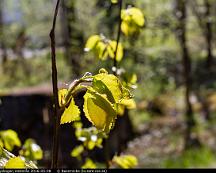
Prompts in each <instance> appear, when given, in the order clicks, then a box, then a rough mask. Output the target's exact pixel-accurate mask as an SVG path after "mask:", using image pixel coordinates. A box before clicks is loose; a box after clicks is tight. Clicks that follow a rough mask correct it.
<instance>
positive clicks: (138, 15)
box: [127, 7, 145, 27]
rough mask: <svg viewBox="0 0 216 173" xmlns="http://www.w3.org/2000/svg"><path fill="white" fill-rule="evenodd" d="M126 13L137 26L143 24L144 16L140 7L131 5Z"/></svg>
mask: <svg viewBox="0 0 216 173" xmlns="http://www.w3.org/2000/svg"><path fill="white" fill-rule="evenodd" d="M127 10H128V13H129V14H130V15H131V16H132V20H133V21H134V22H135V23H136V24H137V25H138V26H140V27H141V26H143V25H144V22H145V20H144V16H143V13H142V11H141V10H140V9H138V8H135V7H132V8H129V9H127Z"/></svg>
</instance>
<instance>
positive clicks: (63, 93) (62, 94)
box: [58, 89, 68, 107]
mask: <svg viewBox="0 0 216 173" xmlns="http://www.w3.org/2000/svg"><path fill="white" fill-rule="evenodd" d="M67 92H68V90H67V89H61V90H59V91H58V99H59V106H60V107H62V106H63V105H64V104H65V96H66V94H67Z"/></svg>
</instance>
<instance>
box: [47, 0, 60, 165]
mask: <svg viewBox="0 0 216 173" xmlns="http://www.w3.org/2000/svg"><path fill="white" fill-rule="evenodd" d="M59 3H60V0H57V3H56V7H55V13H54V17H53V24H52V28H51V31H50V40H51V57H52V86H53V99H54V109H53V114H54V134H53V144H52V145H53V146H52V163H51V168H53V169H55V168H57V167H58V150H59V126H60V116H61V115H60V109H59V101H58V78H57V67H56V53H55V26H56V19H57V15H58V8H59Z"/></svg>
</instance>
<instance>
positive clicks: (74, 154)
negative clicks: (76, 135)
mask: <svg viewBox="0 0 216 173" xmlns="http://www.w3.org/2000/svg"><path fill="white" fill-rule="evenodd" d="M83 151H84V148H83V146H82V145H79V146H77V147H75V148H74V149H73V150H72V151H71V156H72V157H80V155H81V154H82V152H83Z"/></svg>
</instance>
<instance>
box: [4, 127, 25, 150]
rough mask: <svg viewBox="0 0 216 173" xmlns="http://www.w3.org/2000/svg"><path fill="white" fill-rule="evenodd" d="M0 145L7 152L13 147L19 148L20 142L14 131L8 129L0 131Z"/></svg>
mask: <svg viewBox="0 0 216 173" xmlns="http://www.w3.org/2000/svg"><path fill="white" fill-rule="evenodd" d="M0 145H1V146H2V147H5V148H6V149H7V150H9V151H12V150H13V149H14V147H15V146H17V147H20V146H21V142H20V140H19V138H18V135H17V133H16V132H15V131H14V130H11V129H9V130H2V131H0Z"/></svg>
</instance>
